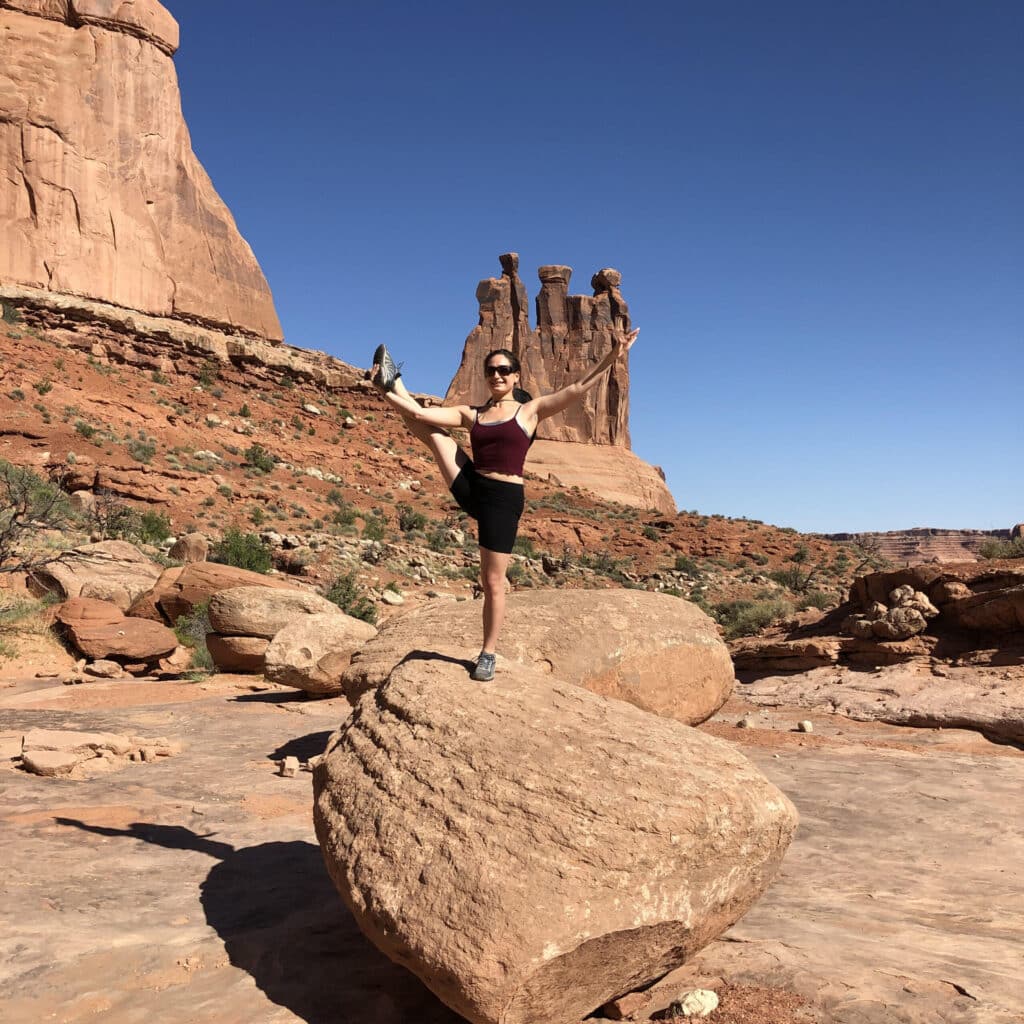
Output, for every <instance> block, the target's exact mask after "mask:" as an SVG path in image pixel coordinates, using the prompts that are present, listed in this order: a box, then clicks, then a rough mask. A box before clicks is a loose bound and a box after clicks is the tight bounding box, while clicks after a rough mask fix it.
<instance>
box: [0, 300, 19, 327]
mask: <svg viewBox="0 0 1024 1024" xmlns="http://www.w3.org/2000/svg"><path fill="white" fill-rule="evenodd" d="M2 308H3V321H4V323H5V324H20V323H21V310H19V309H18V307H17V306H11V305H9V304H8V303H6V302H5V303H4V304H3V307H2Z"/></svg>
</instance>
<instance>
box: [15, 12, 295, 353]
mask: <svg viewBox="0 0 1024 1024" xmlns="http://www.w3.org/2000/svg"><path fill="white" fill-rule="evenodd" d="M177 46H178V25H177V23H176V22H175V20H174V18H173V17H172V16H171V15H170V13H169V12H168V11H167V10H166V9H165V8H164V7H162V6H161V5H160V4H159V3H157V2H156V0H0V55H2V59H0V164H2V166H3V169H4V174H3V175H2V176H0V285H2V286H6V287H8V288H10V287H11V286H16V287H19V288H21V289H24V290H25V291H26V293H28V294H34V295H35V296H36V297H43V298H45V296H46V295H47V294H51V295H52V294H55V293H56V294H57V295H62V296H77V297H80V298H83V299H90V300H97V301H100V302H105V303H110V304H112V305H115V306H120V307H123V308H126V309H131V310H138V311H139V312H142V313H145V314H148V315H150V316H157V317H171V318H175V319H179V320H185V321H189V322H192V323H198V324H203V325H207V326H210V327H214V328H216V329H219V330H224V331H228V332H230V333H242V334H247V335H251V336H254V337H257V338H262V339H265V340H268V341H271V342H279V341H280V340H281V325H280V323H279V322H278V319H277V314H276V312H275V311H274V303H273V299H272V297H271V294H270V289H269V288H268V286H267V282H266V279H265V278H264V276H263V272H262V271H261V270H260V267H259V264H258V263H257V262H256V258H255V256H254V255H253V253H252V250H251V249H250V248H249V245H248V244H247V243H246V241H245V239H243V238H242V236H241V235H240V234H239V232H238V229H237V227H236V226H235V222H234V219H233V218H232V216H231V213H230V211H229V210H228V208H227V207H226V206H225V205H224V203H223V202H222V201H221V199H220V197H219V196H218V195H217V193H216V191H215V190H214V187H213V185H212V183H211V182H210V179H209V177H208V176H207V174H206V172H205V171H204V170H203V168H202V165H201V164H200V163H199V161H198V159H197V158H196V156H195V154H194V153H193V152H192V146H191V140H190V138H189V133H188V128H187V127H186V125H185V121H184V118H183V116H182V111H181V97H180V94H179V91H178V80H177V76H176V74H175V70H174V63H173V60H172V55H173V54H174V52H175V50H176V49H177Z"/></svg>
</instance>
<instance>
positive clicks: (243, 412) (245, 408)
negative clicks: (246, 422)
mask: <svg viewBox="0 0 1024 1024" xmlns="http://www.w3.org/2000/svg"><path fill="white" fill-rule="evenodd" d="M238 415H239V416H241V417H242V418H243V419H249V418H250V417H251V416H252V412H251V411H250V409H249V403H248V402H243V403H242V408H241V409H239V410H238Z"/></svg>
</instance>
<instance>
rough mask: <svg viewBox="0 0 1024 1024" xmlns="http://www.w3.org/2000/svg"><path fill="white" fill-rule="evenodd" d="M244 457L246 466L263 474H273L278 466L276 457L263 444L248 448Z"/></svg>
mask: <svg viewBox="0 0 1024 1024" xmlns="http://www.w3.org/2000/svg"><path fill="white" fill-rule="evenodd" d="M244 456H245V462H246V465H248V466H251V467H252V468H253V469H256V470H259V472H261V473H272V472H273V470H274V466H275V465H276V463H275V462H274V456H273V455H271V454H270V452H268V451H267V449H266V448H264V447H263V445H261V444H254V445H251V446H250V447H249V448H246V449H245V452H244Z"/></svg>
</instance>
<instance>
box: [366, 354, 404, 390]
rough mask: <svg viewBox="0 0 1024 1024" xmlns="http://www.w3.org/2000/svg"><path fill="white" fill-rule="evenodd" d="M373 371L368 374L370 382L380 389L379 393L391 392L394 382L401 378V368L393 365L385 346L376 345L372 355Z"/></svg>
mask: <svg viewBox="0 0 1024 1024" xmlns="http://www.w3.org/2000/svg"><path fill="white" fill-rule="evenodd" d="M373 366H374V370H373V371H371V372H370V380H372V381H373V383H374V384H376V385H377V387H379V388H380V389H381V391H393V390H394V387H395V381H396V380H398V378H399V377H401V376H402V373H401V367H399V366H396V365H395V361H394V360H393V359H392V358H391V353H390V352H388V350H387V348H386V346H384V345H378V346H377V350H376V351H375V352H374V353H373Z"/></svg>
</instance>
